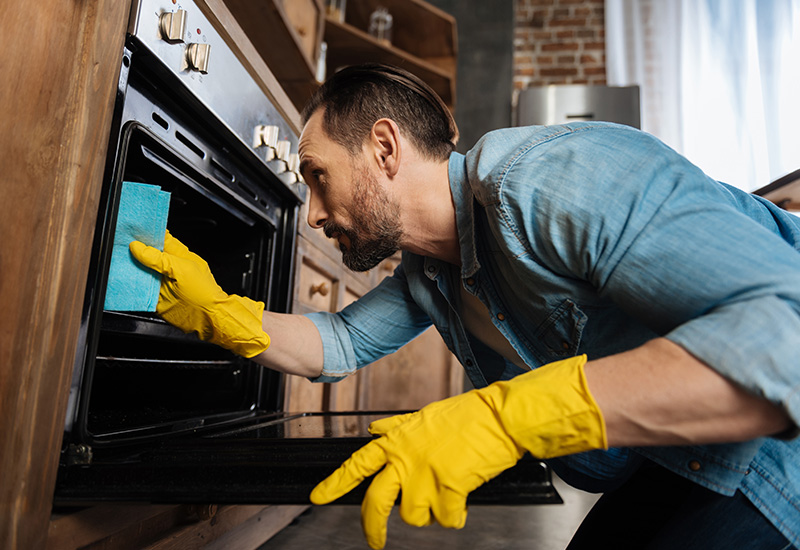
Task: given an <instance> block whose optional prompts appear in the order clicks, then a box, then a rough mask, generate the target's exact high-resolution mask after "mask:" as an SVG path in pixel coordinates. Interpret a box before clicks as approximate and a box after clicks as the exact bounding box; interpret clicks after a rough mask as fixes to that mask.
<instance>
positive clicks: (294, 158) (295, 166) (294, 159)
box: [286, 153, 300, 172]
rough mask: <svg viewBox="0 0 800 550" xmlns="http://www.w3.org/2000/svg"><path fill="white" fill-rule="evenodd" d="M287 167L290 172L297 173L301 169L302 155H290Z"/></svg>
mask: <svg viewBox="0 0 800 550" xmlns="http://www.w3.org/2000/svg"><path fill="white" fill-rule="evenodd" d="M286 165H287V167H288V170H289V171H290V172H297V171H298V170H299V169H300V155H298V154H297V153H290V154H289V159H288V160H287V161H286Z"/></svg>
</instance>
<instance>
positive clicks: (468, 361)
mask: <svg viewBox="0 0 800 550" xmlns="http://www.w3.org/2000/svg"><path fill="white" fill-rule="evenodd" d="M464 363H465V364H466V365H467V366H468V367H471V366H472V359H467V360H466V361H464Z"/></svg>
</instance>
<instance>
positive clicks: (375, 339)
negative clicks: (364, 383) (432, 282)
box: [306, 264, 431, 382]
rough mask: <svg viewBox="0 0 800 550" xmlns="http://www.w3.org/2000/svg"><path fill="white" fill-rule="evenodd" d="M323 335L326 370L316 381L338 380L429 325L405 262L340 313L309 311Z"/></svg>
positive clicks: (313, 379)
mask: <svg viewBox="0 0 800 550" xmlns="http://www.w3.org/2000/svg"><path fill="white" fill-rule="evenodd" d="M306 317H308V318H309V319H311V321H312V322H313V323H314V324H315V325H316V327H317V329H318V330H319V333H320V336H321V337H322V348H323V354H324V355H323V365H322V374H321V375H320V376H318V377H316V378H312V379H310V380H311V381H312V382H338V381H339V380H342V379H343V378H344V377H346V376H348V375H350V374H352V373H354V372H355V371H357V370H358V369H360V368H361V367H364V366H366V365H368V364H370V363H372V362H373V361H376V360H377V359H380V358H381V357H383V356H385V355H388V354H390V353H392V352H394V351H397V350H398V349H400V348H401V347H402V346H403V345H405V344H406V343H408V342H410V341H411V340H413V339H414V338H416V337H417V336H419V335H420V334H421V333H422V332H423V331H424V330H425V329H426V328H428V327H429V326H430V325H431V320H430V317H428V315H427V314H426V313H425V312H424V311H423V310H422V309H420V308H419V306H417V304H416V302H414V300H413V298H412V297H411V294H410V292H409V289H408V284H407V281H406V277H405V272H404V270H403V265H402V264H401V265H400V266H398V267H397V269H395V272H394V274H393V275H392V276H391V277H386V278H385V279H384V280H383V281H381V282H380V283H379V284H378V286H376V287H375V288H373V289H372V290H370V291H369V292H368V293H367V294H365V295H364V296H362V297H361V298H359V299H358V300H356V301H355V302H353V303H352V304H350V305H348V306H347V307H346V308H344V309H343V310H342V311H340V312H337V313H325V312H318V313H309V314H307V315H306Z"/></svg>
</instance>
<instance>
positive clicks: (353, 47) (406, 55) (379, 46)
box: [325, 17, 455, 108]
mask: <svg viewBox="0 0 800 550" xmlns="http://www.w3.org/2000/svg"><path fill="white" fill-rule="evenodd" d="M416 30H419V29H416ZM395 32H396V31H395ZM325 42H326V43H327V44H328V59H327V61H328V62H327V67H328V71H329V73H332V72H334V71H335V70H336V69H337V68H339V67H343V66H347V65H355V64H358V63H366V62H370V61H377V62H381V63H388V64H390V65H397V66H398V67H402V68H404V69H406V70H407V71H409V72H411V73H413V74H415V75H417V76H418V77H420V78H421V79H422V80H424V81H425V82H427V83H428V85H430V86H431V88H433V89H434V90H435V91H436V93H437V94H439V95H440V96H441V98H442V99H443V100H444V102H445V104H447V105H448V106H449V107H451V108H452V107H453V106H454V104H455V68H454V65H455V57H448V56H435V57H433V56H432V57H430V58H422V57H419V56H417V55H414V54H412V53H410V52H408V51H406V50H403V49H401V48H399V47H396V46H394V45H389V44H386V43H384V42H382V41H380V40H377V39H376V38H374V37H373V36H372V35H370V34H369V33H367V32H366V31H363V30H361V29H359V28H357V27H354V26H353V25H351V24H349V23H340V22H339V21H337V20H336V19H333V18H330V17H327V18H326V19H325Z"/></svg>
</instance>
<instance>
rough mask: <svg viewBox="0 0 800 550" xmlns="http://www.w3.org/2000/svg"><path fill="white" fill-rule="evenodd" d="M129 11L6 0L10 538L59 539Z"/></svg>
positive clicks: (33, 544) (17, 541)
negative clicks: (81, 333) (58, 507)
mask: <svg viewBox="0 0 800 550" xmlns="http://www.w3.org/2000/svg"><path fill="white" fill-rule="evenodd" d="M128 13H129V4H128V3H127V2H125V1H119V0H97V1H96V2H75V1H72V2H64V1H63V0H42V1H41V2H38V3H37V4H36V9H35V10H33V11H32V10H31V6H30V5H27V4H25V3H22V2H3V4H2V8H0V35H1V36H2V37H3V54H2V56H0V72H1V73H2V74H3V78H4V79H5V82H6V84H5V85H4V86H2V87H0V105H2V109H3V113H2V114H3V126H4V131H2V132H0V166H2V167H3V175H2V184H1V185H0V190H1V191H0V192H1V193H2V199H0V204H2V216H0V218H2V219H0V234H2V235H3V254H2V259H0V261H2V267H1V268H0V269H2V284H0V303H2V304H3V315H2V317H1V318H0V416H1V417H2V418H4V419H6V426H5V429H4V430H2V432H0V479H2V480H3V481H2V483H0V518H2V519H1V520H0V548H43V547H44V545H45V541H46V538H47V526H48V522H49V518H50V506H51V501H52V495H53V489H54V486H55V475H56V467H57V462H58V456H59V450H60V447H61V438H62V435H63V431H64V418H65V410H66V403H67V396H68V393H69V384H70V379H71V375H72V366H73V364H74V361H75V350H76V343H77V340H78V328H79V321H80V314H81V307H82V305H83V296H84V291H85V285H86V277H87V271H88V263H89V255H90V247H91V243H92V235H93V233H94V225H95V217H96V215H97V209H98V200H99V194H100V188H101V183H102V176H103V169H104V164H105V159H106V149H107V146H108V139H109V132H110V124H111V115H112V109H113V104H114V93H115V90H116V84H117V80H118V78H119V64H120V62H121V59H122V46H123V41H124V37H125V28H126V24H127V19H128Z"/></svg>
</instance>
